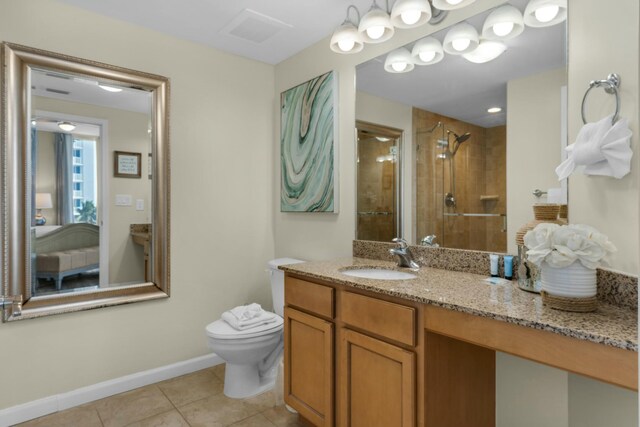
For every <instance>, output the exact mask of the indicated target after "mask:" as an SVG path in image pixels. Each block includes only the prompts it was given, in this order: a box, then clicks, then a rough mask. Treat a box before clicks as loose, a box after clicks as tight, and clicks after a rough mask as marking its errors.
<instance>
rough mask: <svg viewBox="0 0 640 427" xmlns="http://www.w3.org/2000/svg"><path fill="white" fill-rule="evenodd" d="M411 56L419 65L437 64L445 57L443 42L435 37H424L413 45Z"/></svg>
mask: <svg viewBox="0 0 640 427" xmlns="http://www.w3.org/2000/svg"><path fill="white" fill-rule="evenodd" d="M411 57H412V58H413V62H414V63H415V64H417V65H431V64H437V63H438V62H440V61H442V59H443V58H444V52H443V50H442V44H441V43H440V40H438V39H437V38H435V37H425V38H422V39H420V40H418V41H417V42H416V43H415V44H414V45H413V49H412V50H411Z"/></svg>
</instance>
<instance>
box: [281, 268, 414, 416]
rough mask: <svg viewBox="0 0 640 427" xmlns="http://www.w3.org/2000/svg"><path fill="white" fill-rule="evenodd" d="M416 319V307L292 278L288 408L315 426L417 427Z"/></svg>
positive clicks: (287, 294) (289, 279)
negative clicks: (294, 410) (291, 408)
mask: <svg viewBox="0 0 640 427" xmlns="http://www.w3.org/2000/svg"><path fill="white" fill-rule="evenodd" d="M383 298H384V297H383ZM387 299H388V298H387ZM417 316H418V310H417V308H416V307H409V306H406V305H403V304H398V303H395V302H391V301H388V300H385V299H381V298H377V297H371V296H367V295H363V294H360V293H355V292H350V291H347V290H344V289H342V287H341V286H340V285H335V286H334V285H329V284H327V285H323V284H318V283H313V282H310V281H307V280H303V279H299V278H297V277H292V276H290V275H287V277H286V280H285V402H286V403H287V404H288V405H290V406H291V407H293V408H294V409H296V410H297V411H298V412H299V413H300V415H301V416H302V417H303V418H304V419H306V420H307V421H309V422H310V423H312V424H313V425H315V426H333V425H334V423H335V425H337V426H340V427H414V426H416V425H417V419H418V416H419V414H418V409H417V408H418V405H417V400H418V399H417V389H418V387H417V384H416V383H417V378H418V377H419V375H418V370H417V367H418V355H417V352H416V346H417V345H418V334H417V324H418V319H417ZM334 384H335V387H334ZM334 408H337V410H334Z"/></svg>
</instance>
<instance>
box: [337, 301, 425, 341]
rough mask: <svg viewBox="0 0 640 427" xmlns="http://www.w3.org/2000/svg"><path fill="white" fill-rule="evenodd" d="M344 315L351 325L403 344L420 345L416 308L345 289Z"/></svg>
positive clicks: (341, 312)
mask: <svg viewBox="0 0 640 427" xmlns="http://www.w3.org/2000/svg"><path fill="white" fill-rule="evenodd" d="M340 318H341V319H342V321H343V322H344V323H346V324H348V325H351V326H355V327H357V328H361V329H364V330H366V331H369V332H372V333H374V334H377V335H380V336H383V337H386V338H389V339H391V340H394V341H397V342H400V343H403V344H407V345H411V346H415V345H416V310H415V309H414V308H412V307H407V306H404V305H400V304H396V303H393V302H388V301H382V300H379V299H376V298H370V297H367V296H364V295H359V294H354V293H351V292H343V293H342V298H341V301H340Z"/></svg>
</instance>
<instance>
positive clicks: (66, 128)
mask: <svg viewBox="0 0 640 427" xmlns="http://www.w3.org/2000/svg"><path fill="white" fill-rule="evenodd" d="M58 127H59V128H60V129H62V130H63V131H65V132H71V131H72V130H74V129H75V128H76V125H74V124H73V123H71V122H58Z"/></svg>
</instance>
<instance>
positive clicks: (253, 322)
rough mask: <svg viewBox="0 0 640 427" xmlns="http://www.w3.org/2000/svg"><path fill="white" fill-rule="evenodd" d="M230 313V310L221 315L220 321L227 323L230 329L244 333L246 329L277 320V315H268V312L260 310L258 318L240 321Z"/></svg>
mask: <svg viewBox="0 0 640 427" xmlns="http://www.w3.org/2000/svg"><path fill="white" fill-rule="evenodd" d="M236 308H237V307H236ZM231 311H232V310H229V311H225V312H224V313H222V316H221V317H222V320H224V321H225V322H227V323H228V324H229V325H230V326H231V327H232V328H234V329H237V330H239V331H244V330H246V329H251V328H255V327H256V326H260V325H264V324H267V323H272V322H275V321H276V320H277V318H278V315H277V314H275V313H270V312H268V311H264V310H262V309H261V313H260V314H259V315H258V316H256V317H253V318H251V319H243V320H240V319H238V317H237V316H236V315H235V314H233V313H232V312H231Z"/></svg>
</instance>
